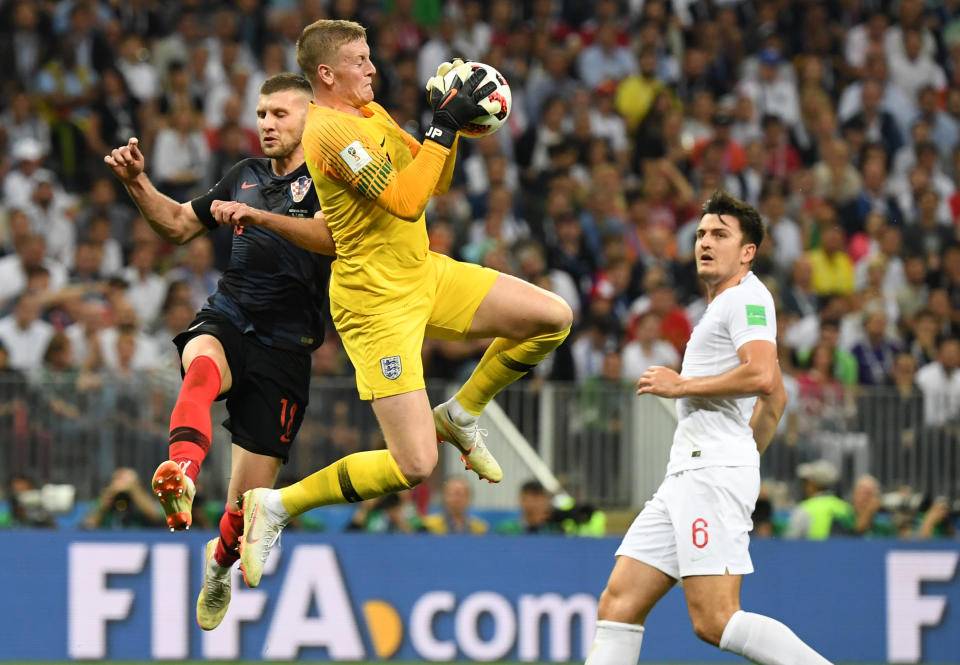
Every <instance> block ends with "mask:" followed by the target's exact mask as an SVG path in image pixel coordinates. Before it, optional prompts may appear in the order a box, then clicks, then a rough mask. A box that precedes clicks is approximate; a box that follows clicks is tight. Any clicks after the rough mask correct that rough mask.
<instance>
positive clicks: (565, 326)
mask: <svg viewBox="0 0 960 665" xmlns="http://www.w3.org/2000/svg"><path fill="white" fill-rule="evenodd" d="M549 325H550V332H563V331H564V330H569V329H570V326H572V325H573V310H572V309H570V305H568V304H567V303H566V301H565V300H563V299H562V298H560V297H559V296H557V297H556V298H555V299H554V303H553V307H552V308H551V311H550V317H549Z"/></svg>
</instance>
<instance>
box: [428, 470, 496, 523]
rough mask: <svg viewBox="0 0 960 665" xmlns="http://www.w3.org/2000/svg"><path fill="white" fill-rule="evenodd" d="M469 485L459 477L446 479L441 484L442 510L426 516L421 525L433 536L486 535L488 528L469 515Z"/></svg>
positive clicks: (482, 521)
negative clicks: (453, 534) (457, 534)
mask: <svg viewBox="0 0 960 665" xmlns="http://www.w3.org/2000/svg"><path fill="white" fill-rule="evenodd" d="M470 494H471V490H470V483H468V482H467V481H466V480H465V479H464V478H461V477H460V476H454V477H452V478H448V479H447V480H446V482H444V483H443V495H442V497H441V500H442V502H443V508H442V510H441V511H440V512H438V513H432V514H430V515H426V516H424V518H423V525H424V526H425V527H426V528H427V531H429V532H430V533H433V534H442V535H445V534H451V533H463V534H469V535H481V534H484V533H487V531H488V530H489V529H490V526H489V525H488V524H487V523H486V522H485V521H484V520H482V519H480V518H478V517H474V516H473V515H471V514H470V512H469V511H470V498H471V497H470Z"/></svg>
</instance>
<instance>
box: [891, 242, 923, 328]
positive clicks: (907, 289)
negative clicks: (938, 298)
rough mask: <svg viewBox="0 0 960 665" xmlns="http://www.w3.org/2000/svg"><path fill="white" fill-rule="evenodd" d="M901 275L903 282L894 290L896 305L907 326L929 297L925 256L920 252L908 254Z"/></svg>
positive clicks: (914, 320) (914, 319)
mask: <svg viewBox="0 0 960 665" xmlns="http://www.w3.org/2000/svg"><path fill="white" fill-rule="evenodd" d="M903 277H904V283H903V285H902V286H901V287H900V289H898V290H897V291H896V298H897V307H898V308H899V309H900V315H901V317H903V320H904V322H905V323H907V324H908V326H909V325H910V323H911V322H914V323H915V322H916V317H918V316H919V315H920V312H921V311H923V310H924V309H926V306H927V299H928V298H929V297H930V285H929V284H928V283H927V261H926V258H925V257H924V256H923V255H922V254H908V255H907V256H906V258H905V259H904V261H903Z"/></svg>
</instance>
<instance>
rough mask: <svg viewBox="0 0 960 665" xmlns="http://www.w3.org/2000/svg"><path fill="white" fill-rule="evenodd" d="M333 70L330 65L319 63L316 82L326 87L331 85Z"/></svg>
mask: <svg viewBox="0 0 960 665" xmlns="http://www.w3.org/2000/svg"><path fill="white" fill-rule="evenodd" d="M333 78H334V76H333V68H332V67H331V66H330V65H326V64H324V63H320V64H319V65H317V80H318V81H321V82H323V83H326V84H327V85H333Z"/></svg>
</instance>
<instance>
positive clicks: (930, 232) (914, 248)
mask: <svg viewBox="0 0 960 665" xmlns="http://www.w3.org/2000/svg"><path fill="white" fill-rule="evenodd" d="M916 200H917V217H916V220H915V221H914V223H912V224H910V225H909V226H907V227H906V229H905V230H904V232H903V244H904V249H906V251H907V252H908V253H910V254H922V255H924V256H926V257H927V260H928V262H930V261H936V262H937V263H939V257H940V255H941V254H942V253H943V252H944V251H945V250H946V248H947V247H948V246H949V245H950V243H951V242H953V229H951V228H950V226H948V225H946V224H944V223H941V220H940V218H939V217H938V216H937V215H938V212H937V209H938V206H939V204H940V198H939V196H938V195H937V193H936V192H935V191H934V190H933V189H932V188H930V187H926V188H924V189H922V190H920V191H919V192H918V193H917V195H916Z"/></svg>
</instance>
